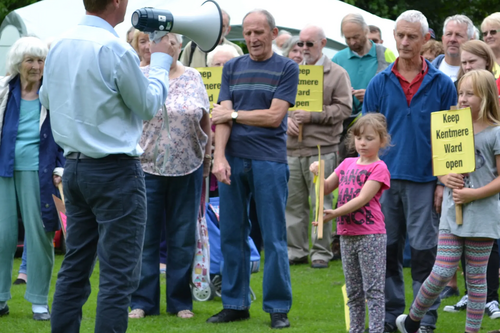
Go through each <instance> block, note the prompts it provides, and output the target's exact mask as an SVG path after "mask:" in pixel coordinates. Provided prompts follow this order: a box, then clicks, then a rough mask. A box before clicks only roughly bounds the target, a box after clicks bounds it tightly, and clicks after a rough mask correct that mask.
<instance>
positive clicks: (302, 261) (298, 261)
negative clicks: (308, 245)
mask: <svg viewBox="0 0 500 333" xmlns="http://www.w3.org/2000/svg"><path fill="white" fill-rule="evenodd" d="M308 263H309V260H308V259H307V257H305V258H302V259H293V260H292V259H288V264H290V266H291V265H303V264H308Z"/></svg>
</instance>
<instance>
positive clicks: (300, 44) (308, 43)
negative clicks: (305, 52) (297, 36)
mask: <svg viewBox="0 0 500 333" xmlns="http://www.w3.org/2000/svg"><path fill="white" fill-rule="evenodd" d="M314 43H315V42H297V46H298V47H304V44H306V46H307V47H313V46H314Z"/></svg>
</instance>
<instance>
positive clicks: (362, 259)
mask: <svg viewBox="0 0 500 333" xmlns="http://www.w3.org/2000/svg"><path fill="white" fill-rule="evenodd" d="M386 248H387V237H386V235H385V234H378V235H363V236H340V250H341V253H342V267H343V268H344V276H345V284H346V291H347V297H348V298H349V300H348V301H347V305H348V306H349V314H350V322H351V328H350V330H349V333H363V332H364V331H365V307H366V305H365V299H366V300H367V301H368V314H369V323H370V330H369V331H370V333H383V332H384V316H385V304H384V303H385V295H384V288H385V265H386V264H385V260H386V254H385V253H386Z"/></svg>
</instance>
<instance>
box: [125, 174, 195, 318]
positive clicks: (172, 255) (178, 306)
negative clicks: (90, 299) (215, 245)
mask: <svg viewBox="0 0 500 333" xmlns="http://www.w3.org/2000/svg"><path fill="white" fill-rule="evenodd" d="M202 184H203V167H200V168H199V169H198V170H196V171H195V172H193V173H191V174H189V175H186V176H181V177H163V176H155V175H151V174H147V173H146V191H147V197H148V199H147V202H148V218H147V224H146V235H145V237H144V251H143V253H142V270H141V282H140V284H139V288H138V289H137V290H136V291H135V292H134V294H133V295H132V301H131V304H130V307H131V309H132V310H133V309H142V310H144V312H145V313H146V314H147V315H158V314H160V269H159V265H160V238H161V230H162V228H163V221H165V220H166V232H165V238H166V242H167V312H169V313H177V312H179V311H181V310H192V309H193V299H192V296H191V288H190V286H189V283H190V281H191V272H192V271H191V266H192V262H193V258H194V254H195V250H196V240H195V234H196V222H197V219H198V212H199V208H200V200H201V187H202ZM164 216H165V220H164Z"/></svg>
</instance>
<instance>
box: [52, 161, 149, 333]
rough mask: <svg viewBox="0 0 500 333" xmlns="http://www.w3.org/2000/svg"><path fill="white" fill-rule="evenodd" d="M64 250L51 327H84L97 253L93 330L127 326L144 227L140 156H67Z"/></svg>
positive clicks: (66, 331) (58, 332)
mask: <svg viewBox="0 0 500 333" xmlns="http://www.w3.org/2000/svg"><path fill="white" fill-rule="evenodd" d="M63 185H64V196H65V198H66V215H67V217H68V220H67V223H68V224H67V239H66V248H67V252H66V256H65V257H64V261H63V263H62V266H61V270H60V271H59V275H58V278H57V284H56V291H55V294H54V302H53V304H52V319H51V325H52V333H76V332H79V331H80V323H81V320H82V306H83V305H84V304H85V302H86V301H87V299H88V297H89V295H90V281H89V278H90V275H91V274H92V270H93V267H94V261H95V258H96V255H97V256H98V258H99V269H100V273H99V294H98V296H97V309H96V319H95V332H96V333H101V332H102V333H108V332H116V333H121V332H125V331H126V330H127V323H128V306H129V304H130V296H131V295H132V293H133V292H134V290H135V289H137V286H138V285H139V277H140V272H141V253H142V245H143V243H144V230H145V228H146V188H145V184H144V173H143V171H142V168H141V164H140V162H139V160H138V159H133V160H132V159H126V158H120V157H109V156H108V157H106V158H103V159H95V160H94V159H82V160H74V159H67V160H66V166H65V169H64V177H63Z"/></svg>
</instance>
